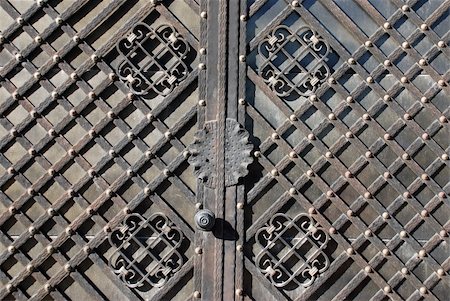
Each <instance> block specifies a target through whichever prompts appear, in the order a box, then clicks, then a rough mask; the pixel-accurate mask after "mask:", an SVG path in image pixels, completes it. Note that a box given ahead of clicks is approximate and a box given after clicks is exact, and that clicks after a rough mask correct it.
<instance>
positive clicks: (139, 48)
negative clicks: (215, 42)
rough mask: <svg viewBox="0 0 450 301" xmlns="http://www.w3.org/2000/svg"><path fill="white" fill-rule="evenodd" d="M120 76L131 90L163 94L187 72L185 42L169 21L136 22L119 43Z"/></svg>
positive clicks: (187, 51)
mask: <svg viewBox="0 0 450 301" xmlns="http://www.w3.org/2000/svg"><path fill="white" fill-rule="evenodd" d="M117 50H118V52H119V54H120V56H121V57H122V59H123V60H122V62H121V63H120V64H119V66H118V68H117V69H118V70H117V71H118V74H119V78H120V80H121V81H122V82H124V83H125V84H126V85H127V86H128V88H129V89H130V90H131V92H132V93H133V94H136V95H140V96H144V97H147V98H149V97H153V96H157V95H161V96H166V95H168V94H169V93H170V92H172V91H173V89H174V88H175V87H176V86H177V85H179V84H180V83H181V82H182V81H183V80H184V79H185V78H186V77H187V75H188V72H189V70H188V65H187V64H186V63H185V60H186V57H187V55H188V53H189V51H190V46H189V44H188V42H187V41H186V40H185V39H184V38H183V37H182V36H181V35H180V34H179V33H178V32H177V31H176V30H175V28H174V27H172V26H170V25H165V24H164V25H160V26H158V27H157V28H156V29H153V28H152V27H150V26H148V25H147V24H145V23H139V24H137V25H136V26H135V27H134V28H133V30H132V32H131V33H130V34H129V35H128V36H127V37H126V38H124V39H122V40H121V41H120V42H119V43H118V45H117Z"/></svg>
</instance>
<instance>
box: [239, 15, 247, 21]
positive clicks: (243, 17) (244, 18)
mask: <svg viewBox="0 0 450 301" xmlns="http://www.w3.org/2000/svg"><path fill="white" fill-rule="evenodd" d="M239 19H240V20H241V21H242V22H244V21H247V16H246V15H241V16H240V17H239Z"/></svg>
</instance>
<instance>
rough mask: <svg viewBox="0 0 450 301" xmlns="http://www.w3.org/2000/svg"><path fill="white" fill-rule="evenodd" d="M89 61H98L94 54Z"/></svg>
mask: <svg viewBox="0 0 450 301" xmlns="http://www.w3.org/2000/svg"><path fill="white" fill-rule="evenodd" d="M91 60H92V61H93V62H97V61H98V56H97V55H96V54H93V55H91Z"/></svg>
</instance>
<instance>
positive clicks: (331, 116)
mask: <svg viewBox="0 0 450 301" xmlns="http://www.w3.org/2000/svg"><path fill="white" fill-rule="evenodd" d="M328 119H330V120H335V119H336V115H334V114H333V113H331V114H329V115H328Z"/></svg>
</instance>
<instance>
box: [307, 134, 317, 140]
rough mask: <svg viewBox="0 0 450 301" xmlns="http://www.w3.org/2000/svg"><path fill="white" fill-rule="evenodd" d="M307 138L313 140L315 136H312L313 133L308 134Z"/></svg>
mask: <svg viewBox="0 0 450 301" xmlns="http://www.w3.org/2000/svg"><path fill="white" fill-rule="evenodd" d="M307 137H308V140H314V139H316V137H315V136H314V134H308V136H307Z"/></svg>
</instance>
